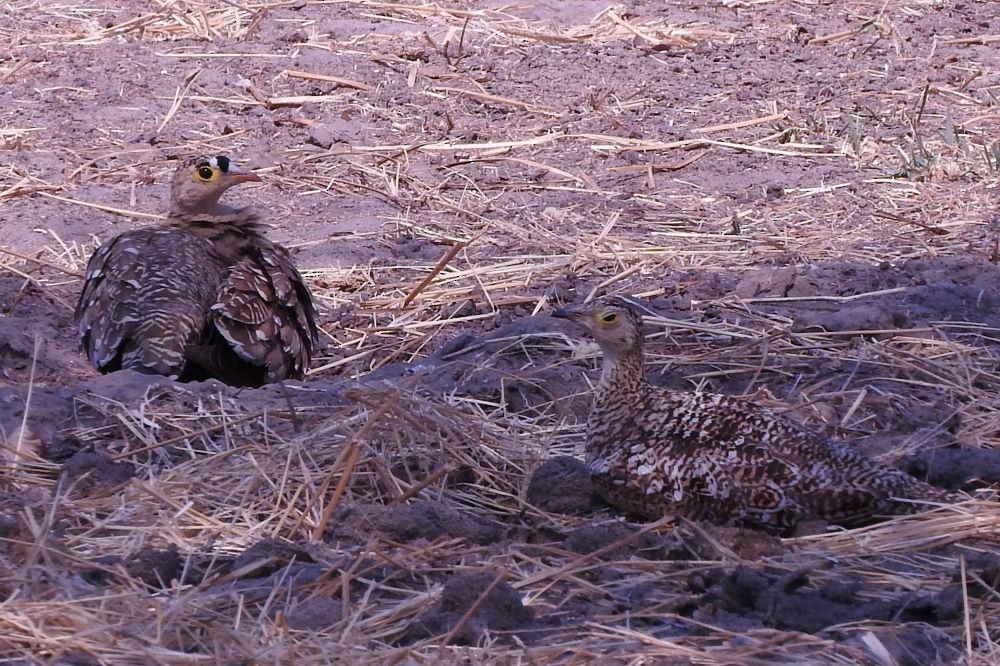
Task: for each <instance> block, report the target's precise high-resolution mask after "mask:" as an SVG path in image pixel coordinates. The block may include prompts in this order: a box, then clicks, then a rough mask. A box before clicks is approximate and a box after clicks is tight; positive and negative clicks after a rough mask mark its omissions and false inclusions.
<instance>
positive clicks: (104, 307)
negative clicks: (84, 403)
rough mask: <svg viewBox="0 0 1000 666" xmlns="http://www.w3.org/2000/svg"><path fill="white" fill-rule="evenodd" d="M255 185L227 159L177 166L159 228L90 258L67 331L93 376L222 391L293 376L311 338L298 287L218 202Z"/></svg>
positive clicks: (122, 238)
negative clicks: (153, 379)
mask: <svg viewBox="0 0 1000 666" xmlns="http://www.w3.org/2000/svg"><path fill="white" fill-rule="evenodd" d="M258 181H260V178H259V177H258V176H257V175H256V174H254V173H251V172H249V171H246V170H244V169H241V168H239V167H237V166H236V165H235V164H234V163H233V162H231V161H230V160H229V158H227V157H223V156H218V157H198V158H195V159H192V160H188V161H186V162H184V163H183V164H182V165H181V166H180V168H178V169H177V172H176V174H175V175H174V178H173V183H172V187H171V205H170V214H169V216H168V218H167V220H166V221H165V223H164V224H162V225H157V226H153V227H146V228H142V229H137V230H135V231H129V232H126V233H123V234H121V235H119V236H116V237H115V238H113V239H112V240H111V241H109V242H107V243H105V244H104V245H102V246H101V248H100V249H98V250H97V252H95V253H94V255H93V256H92V257H91V258H90V262H89V263H88V264H87V273H86V280H85V282H84V285H83V291H82V293H81V294H80V300H79V301H78V302H77V305H76V321H77V325H78V326H79V333H80V340H81V342H82V344H83V348H84V351H85V352H86V353H87V356H88V357H89V358H90V361H91V362H92V363H93V364H94V366H95V367H96V368H97V369H98V370H100V371H101V372H103V373H107V372H111V371H114V370H119V369H122V368H131V369H133V370H137V371H139V372H143V373H146V374H159V375H167V376H172V377H175V378H178V379H180V380H182V381H189V380H201V379H208V378H216V379H219V380H221V381H223V382H225V383H227V384H231V385H233V386H260V385H262V384H265V383H268V382H275V381H280V380H282V379H300V378H302V376H303V375H304V374H305V372H306V370H307V369H308V367H309V362H310V359H311V357H312V351H313V347H314V346H315V345H316V340H317V330H316V323H315V319H316V311H315V307H314V305H313V300H312V296H311V295H310V293H309V289H308V288H307V287H306V285H305V283H304V282H303V281H302V276H300V275H299V272H298V271H297V270H296V269H295V266H294V265H293V264H292V260H291V257H290V256H289V254H288V251H287V250H286V249H285V248H283V247H281V246H280V245H276V244H275V243H272V242H271V241H269V240H268V239H267V238H266V237H265V236H264V234H263V222H262V220H261V219H260V217H259V216H258V215H257V213H255V212H254V211H253V210H251V209H249V208H233V207H230V206H227V205H225V204H223V203H220V202H219V198H220V197H221V196H222V194H223V193H224V192H225V191H226V190H228V189H229V188H230V187H232V186H234V185H238V184H239V183H246V182H258Z"/></svg>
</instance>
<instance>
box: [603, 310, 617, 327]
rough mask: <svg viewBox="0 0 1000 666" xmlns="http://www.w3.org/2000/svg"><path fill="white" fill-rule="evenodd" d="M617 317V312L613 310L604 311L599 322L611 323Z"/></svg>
mask: <svg viewBox="0 0 1000 666" xmlns="http://www.w3.org/2000/svg"><path fill="white" fill-rule="evenodd" d="M616 319H618V314H617V313H614V312H604V313H602V314H601V322H603V323H605V324H613V323H615V320H616Z"/></svg>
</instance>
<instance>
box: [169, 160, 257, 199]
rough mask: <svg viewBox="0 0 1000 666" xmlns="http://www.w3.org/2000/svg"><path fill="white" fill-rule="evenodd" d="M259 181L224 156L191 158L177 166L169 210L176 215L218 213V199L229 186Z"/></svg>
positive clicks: (254, 175) (253, 174) (255, 175)
mask: <svg viewBox="0 0 1000 666" xmlns="http://www.w3.org/2000/svg"><path fill="white" fill-rule="evenodd" d="M250 182H260V176H258V175H257V174H255V173H253V172H251V171H247V170H246V169H241V168H240V167H238V166H236V164H234V163H233V162H232V160H230V159H229V158H228V157H226V156H224V155H218V156H215V157H195V158H193V159H190V160H187V161H186V162H184V163H183V164H181V165H180V167H178V169H177V172H176V173H175V174H174V180H173V184H172V186H171V192H170V199H171V205H170V208H171V211H172V212H174V213H179V214H198V213H208V214H212V213H217V212H220V205H219V197H221V196H222V195H223V193H224V192H225V191H226V190H228V189H229V188H230V187H232V186H233V185H239V184H240V183H250Z"/></svg>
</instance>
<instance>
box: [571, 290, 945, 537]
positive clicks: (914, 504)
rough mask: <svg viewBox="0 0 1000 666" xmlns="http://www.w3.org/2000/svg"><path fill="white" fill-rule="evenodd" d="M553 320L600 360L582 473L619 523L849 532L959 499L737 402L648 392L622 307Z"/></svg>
mask: <svg viewBox="0 0 1000 666" xmlns="http://www.w3.org/2000/svg"><path fill="white" fill-rule="evenodd" d="M553 314H554V316H556V317H561V318H566V319H570V320H572V321H574V322H576V323H577V324H579V325H581V326H582V327H583V328H584V329H585V330H586V331H587V332H588V333H589V334H590V335H592V336H593V337H594V338H595V339H596V340H597V342H598V344H599V345H600V347H601V351H602V352H603V356H604V358H603V370H602V373H601V378H600V381H599V383H598V385H597V387H596V389H595V391H594V399H593V405H592V407H591V411H590V415H589V417H588V420H587V445H586V455H587V465H588V467H589V469H590V472H591V475H592V477H593V480H594V483H595V487H596V488H597V490H598V492H599V494H601V495H602V496H603V497H604V499H605V500H606V501H607V502H608V503H609V504H611V505H612V506H615V507H617V508H619V509H621V510H623V511H625V512H627V513H630V514H633V515H637V516H641V517H644V518H659V517H662V516H664V515H667V514H673V515H681V516H684V517H687V518H690V519H692V520H705V521H709V522H713V523H717V524H721V525H733V526H741V527H754V528H759V529H764V530H767V531H769V532H774V533H787V532H790V531H791V530H793V529H794V528H795V527H796V526H797V525H798V524H799V523H800V522H801V521H806V520H824V521H828V522H831V523H838V524H841V525H845V526H852V525H858V524H863V523H866V522H870V521H871V520H873V519H874V518H876V517H877V516H879V515H883V514H900V513H914V512H917V511H920V510H921V509H926V508H927V506H926V504H922V502H949V501H955V500H956V499H958V498H957V497H955V496H953V495H951V494H950V493H948V492H946V491H944V490H942V489H939V488H936V487H934V486H931V485H929V484H926V483H924V482H922V481H920V480H918V479H916V478H914V477H912V476H910V475H908V474H906V473H905V472H903V471H901V470H898V469H895V468H893V467H890V466H887V465H883V464H880V463H878V462H876V461H874V460H871V459H869V458H867V457H865V456H864V455H862V454H861V453H860V452H858V451H857V450H856V449H854V448H853V447H852V446H850V445H849V444H847V443H844V442H840V441H836V440H832V439H828V438H826V437H824V436H822V435H819V434H817V433H813V432H810V431H809V430H807V429H806V428H804V427H802V426H800V425H798V424H797V423H795V422H793V421H790V420H788V419H786V418H783V417H781V416H779V415H777V414H775V413H773V412H771V411H770V410H768V409H766V408H763V407H761V406H758V405H755V404H753V403H751V402H748V401H746V400H741V399H738V398H733V397H730V396H725V395H716V394H709V393H695V392H691V393H688V392H675V391H670V390H666V389H663V388H659V387H655V386H653V385H651V384H649V383H648V382H647V381H646V380H645V378H644V377H643V337H642V319H641V318H640V316H639V315H638V314H637V313H636V312H635V311H634V310H633V309H632V308H631V307H630V305H629V304H628V302H627V301H625V300H624V299H611V300H608V301H604V302H602V303H599V304H597V305H594V306H592V307H587V308H580V309H567V310H559V311H556V312H554V313H553Z"/></svg>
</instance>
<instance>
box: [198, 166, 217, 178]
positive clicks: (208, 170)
mask: <svg viewBox="0 0 1000 666" xmlns="http://www.w3.org/2000/svg"><path fill="white" fill-rule="evenodd" d="M214 176H215V172H214V171H212V167H207V166H202V167H198V177H199V178H201V179H202V180H212V178H213V177H214Z"/></svg>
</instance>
